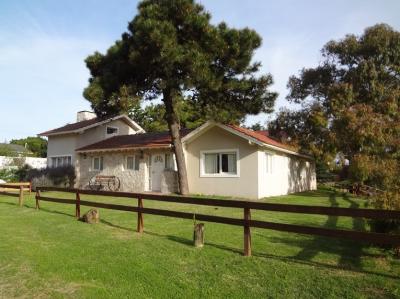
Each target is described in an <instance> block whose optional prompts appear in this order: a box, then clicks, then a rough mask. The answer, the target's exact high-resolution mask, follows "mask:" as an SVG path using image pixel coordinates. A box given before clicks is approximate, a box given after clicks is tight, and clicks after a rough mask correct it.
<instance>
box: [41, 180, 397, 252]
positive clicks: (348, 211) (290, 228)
mask: <svg viewBox="0 0 400 299" xmlns="http://www.w3.org/2000/svg"><path fill="white" fill-rule="evenodd" d="M41 191H61V192H68V193H74V194H75V199H63V198H54V197H45V196H42V194H41ZM83 194H84V195H101V196H112V197H122V198H131V199H137V200H138V205H137V206H125V205H119V204H110V203H103V202H92V201H85V200H81V197H80V195H83ZM35 198H36V208H37V209H39V208H40V201H49V202H56V203H64V204H72V205H75V215H76V217H77V218H80V208H81V206H89V207H97V208H103V209H112V210H119V211H129V212H136V213H137V214H138V220H137V231H138V232H139V233H142V232H143V227H144V221H143V214H152V215H159V216H167V217H175V218H183V219H194V218H196V220H199V221H207V222H215V223H223V224H229V225H236V226H241V227H243V231H244V255H245V256H250V255H251V228H252V227H255V228H264V229H271V230H276V231H284V232H292V233H300V234H308V235H317V236H324V237H333V238H344V239H351V240H353V241H362V242H369V243H376V244H386V245H394V246H400V235H392V234H382V233H373V232H362V231H351V230H341V229H329V228H322V227H311V226H303V225H294V224H284V223H275V222H268V221H260V220H252V219H251V210H262V211H273V212H285V213H300V214H317V215H329V216H347V217H353V218H357V217H362V218H369V219H400V211H391V210H376V209H354V208H337V207H323V206H304V205H292V204H276V203H263V202H255V201H239V200H222V199H211V198H196V197H187V196H174V195H158V194H151V193H129V192H112V191H93V190H80V189H65V188H57V187H37V191H36V196H35ZM143 200H153V201H160V202H174V203H182V204H193V205H201V206H212V207H229V208H238V209H243V218H242V219H238V218H230V217H222V216H214V215H204V214H194V213H188V212H180V211H171V210H162V209H153V208H145V207H144V205H143Z"/></svg>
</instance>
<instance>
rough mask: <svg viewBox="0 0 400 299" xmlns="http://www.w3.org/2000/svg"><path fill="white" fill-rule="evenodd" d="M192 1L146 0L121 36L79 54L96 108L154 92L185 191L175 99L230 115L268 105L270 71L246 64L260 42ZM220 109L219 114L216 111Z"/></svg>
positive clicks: (116, 109)
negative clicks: (101, 47)
mask: <svg viewBox="0 0 400 299" xmlns="http://www.w3.org/2000/svg"><path fill="white" fill-rule="evenodd" d="M210 19H211V15H210V13H208V12H207V11H205V9H204V8H203V6H201V5H199V4H197V3H195V2H194V1H193V0H171V1H161V0H146V1H142V2H141V3H140V4H139V6H138V14H137V15H136V17H135V18H134V19H133V20H132V22H130V23H129V26H128V31H127V32H125V33H123V35H122V39H121V40H118V41H116V43H115V44H114V45H113V46H112V47H111V48H109V49H108V51H107V53H106V54H105V55H102V54H100V53H98V52H96V53H94V54H93V55H91V56H89V57H88V58H87V59H86V65H87V67H88V68H89V70H90V73H91V78H90V79H89V83H90V84H89V86H88V87H87V88H86V89H85V91H84V96H85V98H86V99H88V100H89V101H90V102H91V104H92V107H93V109H94V111H95V112H96V113H97V114H98V115H99V116H102V115H111V114H116V113H120V112H129V111H130V110H131V109H132V108H133V107H134V106H135V103H137V102H138V101H140V100H154V99H157V98H161V99H162V102H163V105H164V108H165V114H164V115H165V120H166V122H167V124H168V129H169V131H170V134H171V138H172V144H173V149H174V151H175V156H176V162H177V167H178V178H179V187H180V192H181V193H182V194H186V193H187V192H188V183H187V175H186V165H185V159H184V154H183V148H182V144H181V137H180V133H179V132H180V122H179V115H178V112H177V101H178V100H179V99H183V98H185V99H187V98H190V100H191V101H193V102H194V103H196V107H201V109H202V110H203V111H206V112H207V114H206V115H208V116H210V117H213V118H215V119H216V120H219V119H220V116H221V115H223V114H224V113H225V114H227V115H230V116H232V118H233V119H238V118H240V117H244V116H245V115H246V114H257V113H259V112H272V109H273V104H274V101H275V98H276V94H275V93H271V92H269V91H268V89H267V88H268V87H269V86H270V85H271V84H272V77H271V76H270V75H269V74H267V75H260V76H258V75H257V74H258V72H259V69H260V63H258V62H255V63H253V62H252V61H251V60H252V58H253V54H254V51H255V50H256V49H257V48H258V47H259V46H260V45H261V38H260V36H259V35H258V34H257V33H256V32H255V31H253V30H250V29H248V28H245V29H241V30H238V29H232V28H229V27H228V26H227V25H226V24H225V23H220V24H218V25H213V24H211V23H210ZM220 111H224V113H219V112H220Z"/></svg>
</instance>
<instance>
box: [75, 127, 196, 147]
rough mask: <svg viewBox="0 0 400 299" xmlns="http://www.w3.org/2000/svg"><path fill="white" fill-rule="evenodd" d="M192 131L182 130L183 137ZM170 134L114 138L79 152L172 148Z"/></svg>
mask: <svg viewBox="0 0 400 299" xmlns="http://www.w3.org/2000/svg"><path fill="white" fill-rule="evenodd" d="M190 131H191V130H187V129H184V130H181V137H184V136H185V135H186V134H188V133H189V132H190ZM171 143H172V141H171V136H170V134H169V132H154V133H142V134H135V135H119V136H114V137H111V138H108V139H105V140H102V141H100V142H96V143H93V144H90V145H87V146H84V147H81V148H78V149H77V151H92V150H112V149H131V148H160V147H169V146H171Z"/></svg>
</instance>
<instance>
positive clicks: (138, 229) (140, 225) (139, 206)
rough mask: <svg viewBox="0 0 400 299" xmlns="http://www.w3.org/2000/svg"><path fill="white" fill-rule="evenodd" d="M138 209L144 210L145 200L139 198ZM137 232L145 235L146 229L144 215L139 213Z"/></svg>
mask: <svg viewBox="0 0 400 299" xmlns="http://www.w3.org/2000/svg"><path fill="white" fill-rule="evenodd" d="M138 208H143V198H141V197H139V198H138ZM137 217H138V218H137V232H138V233H140V234H141V233H143V227H144V222H143V213H142V212H138V215H137Z"/></svg>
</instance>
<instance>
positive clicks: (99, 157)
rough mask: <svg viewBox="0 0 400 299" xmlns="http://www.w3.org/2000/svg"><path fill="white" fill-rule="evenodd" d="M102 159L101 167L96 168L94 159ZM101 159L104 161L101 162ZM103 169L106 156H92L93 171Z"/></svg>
mask: <svg viewBox="0 0 400 299" xmlns="http://www.w3.org/2000/svg"><path fill="white" fill-rule="evenodd" d="M97 158H98V159H100V161H99V167H100V169H96V168H95V167H94V160H95V159H97ZM101 160H103V163H101ZM101 164H103V165H101ZM101 166H103V167H101ZM102 170H104V157H103V156H95V157H92V171H102Z"/></svg>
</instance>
